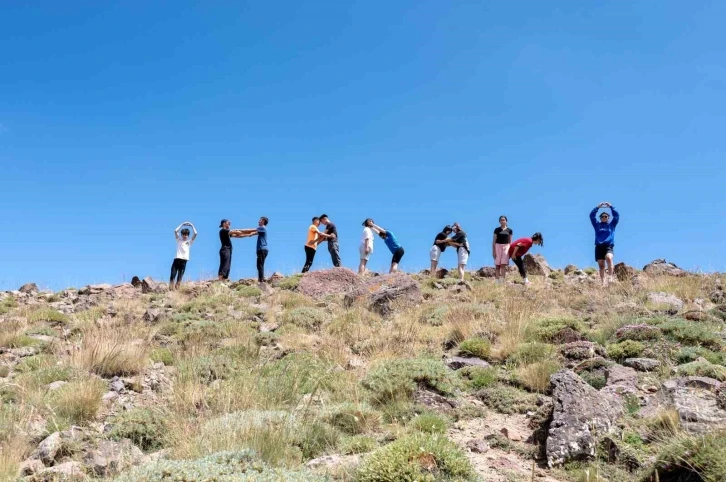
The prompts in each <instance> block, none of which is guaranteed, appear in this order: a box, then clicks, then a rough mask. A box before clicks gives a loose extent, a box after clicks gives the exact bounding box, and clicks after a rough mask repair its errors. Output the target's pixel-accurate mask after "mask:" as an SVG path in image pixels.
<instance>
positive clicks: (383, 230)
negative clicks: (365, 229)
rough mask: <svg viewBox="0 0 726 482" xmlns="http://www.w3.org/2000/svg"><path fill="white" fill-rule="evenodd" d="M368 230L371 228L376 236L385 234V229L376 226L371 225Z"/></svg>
mask: <svg viewBox="0 0 726 482" xmlns="http://www.w3.org/2000/svg"><path fill="white" fill-rule="evenodd" d="M369 228H371V229H372V230H373V231H375V232H377V233H378V234H381V233H385V232H386V230H385V229H383V228H382V227H380V226H378V225H377V224H371V225H370V226H369Z"/></svg>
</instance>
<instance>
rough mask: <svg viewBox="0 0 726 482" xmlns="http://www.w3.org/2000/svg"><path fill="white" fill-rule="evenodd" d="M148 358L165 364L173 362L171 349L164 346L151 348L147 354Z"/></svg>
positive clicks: (168, 364)
mask: <svg viewBox="0 0 726 482" xmlns="http://www.w3.org/2000/svg"><path fill="white" fill-rule="evenodd" d="M149 358H151V361H153V362H154V363H159V362H161V363H163V364H164V365H166V366H170V365H173V364H174V355H173V354H172V353H171V350H170V349H168V348H166V347H161V348H156V349H154V350H152V351H151V354H149Z"/></svg>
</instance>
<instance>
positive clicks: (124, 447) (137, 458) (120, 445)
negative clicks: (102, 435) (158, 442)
mask: <svg viewBox="0 0 726 482" xmlns="http://www.w3.org/2000/svg"><path fill="white" fill-rule="evenodd" d="M143 458H144V453H143V452H142V451H141V450H140V449H139V448H138V447H137V446H135V445H134V444H132V443H131V441H130V440H129V439H125V440H123V441H122V442H112V441H110V440H102V441H100V442H99V443H98V447H96V448H95V449H92V450H89V451H87V452H86V454H85V455H84V457H83V462H84V463H85V465H86V466H87V467H88V468H89V469H90V470H91V472H93V473H94V474H96V475H97V476H99V477H108V476H111V475H115V474H117V473H118V472H120V471H122V470H125V469H126V468H129V467H132V466H134V465H137V464H139V463H140V462H141V461H142V460H143Z"/></svg>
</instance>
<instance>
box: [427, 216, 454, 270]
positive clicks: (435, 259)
mask: <svg viewBox="0 0 726 482" xmlns="http://www.w3.org/2000/svg"><path fill="white" fill-rule="evenodd" d="M452 232H453V229H451V226H444V229H442V230H441V232H440V233H439V234H437V235H436V237H435V238H434V245H433V246H431V249H430V250H429V257H430V258H431V276H433V277H436V267H437V266H438V264H439V258H441V253H443V252H444V251H445V250H446V247H447V246H448V245H449V234H451V233H452Z"/></svg>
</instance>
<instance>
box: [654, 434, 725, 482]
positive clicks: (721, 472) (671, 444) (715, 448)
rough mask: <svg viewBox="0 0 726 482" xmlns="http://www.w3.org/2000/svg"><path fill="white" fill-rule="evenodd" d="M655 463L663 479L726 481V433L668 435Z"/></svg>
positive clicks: (661, 445) (708, 481)
mask: <svg viewBox="0 0 726 482" xmlns="http://www.w3.org/2000/svg"><path fill="white" fill-rule="evenodd" d="M655 465H656V469H657V470H658V472H659V475H660V476H661V479H660V480H704V481H706V482H719V481H723V480H726V433H724V432H723V431H720V432H713V433H708V434H705V435H685V434H679V435H677V436H671V437H667V438H665V439H664V440H663V441H662V442H661V443H660V444H659V446H658V458H657V460H656V464H655ZM664 476H665V477H664Z"/></svg>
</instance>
